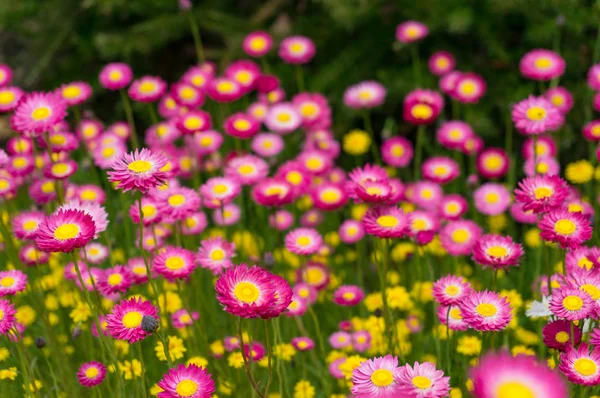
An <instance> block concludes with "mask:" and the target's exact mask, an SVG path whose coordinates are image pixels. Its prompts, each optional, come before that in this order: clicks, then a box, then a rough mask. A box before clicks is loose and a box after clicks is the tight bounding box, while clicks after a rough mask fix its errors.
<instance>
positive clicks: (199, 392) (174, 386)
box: [157, 364, 215, 398]
mask: <svg viewBox="0 0 600 398" xmlns="http://www.w3.org/2000/svg"><path fill="white" fill-rule="evenodd" d="M158 386H159V387H160V388H161V389H162V390H163V391H161V392H159V393H158V395H157V397H158V398H184V397H185V398H210V397H211V396H212V393H213V392H215V382H214V381H213V379H212V378H211V374H210V373H208V372H207V371H206V369H204V368H203V367H199V366H196V365H194V364H189V365H187V366H186V365H183V364H181V365H179V366H177V367H176V368H173V369H169V372H168V373H167V374H165V375H164V376H163V378H162V379H161V380H160V381H159V382H158Z"/></svg>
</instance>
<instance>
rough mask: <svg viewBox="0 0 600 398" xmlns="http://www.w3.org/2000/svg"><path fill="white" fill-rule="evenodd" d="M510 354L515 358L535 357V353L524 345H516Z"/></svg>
mask: <svg viewBox="0 0 600 398" xmlns="http://www.w3.org/2000/svg"><path fill="white" fill-rule="evenodd" d="M510 352H511V354H513V356H517V355H528V356H535V351H534V350H532V349H531V348H528V347H526V346H524V345H516V346H514V347H513V348H512V349H511V350H510Z"/></svg>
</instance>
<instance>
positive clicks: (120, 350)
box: [115, 340, 129, 357]
mask: <svg viewBox="0 0 600 398" xmlns="http://www.w3.org/2000/svg"><path fill="white" fill-rule="evenodd" d="M115 349H116V350H117V355H118V356H121V357H124V356H125V355H127V354H129V343H128V342H126V341H123V340H115Z"/></svg>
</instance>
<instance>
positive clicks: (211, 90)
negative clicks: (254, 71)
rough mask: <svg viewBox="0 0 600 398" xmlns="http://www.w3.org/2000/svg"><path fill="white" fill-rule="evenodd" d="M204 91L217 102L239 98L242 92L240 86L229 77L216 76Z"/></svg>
mask: <svg viewBox="0 0 600 398" xmlns="http://www.w3.org/2000/svg"><path fill="white" fill-rule="evenodd" d="M206 93H207V94H208V96H209V97H210V98H211V99H213V100H214V101H217V102H232V101H235V100H237V99H238V98H240V97H241V96H242V95H243V94H244V91H243V88H242V86H241V85H240V84H239V83H238V82H237V81H235V80H234V79H231V78H229V77H217V78H215V79H213V80H211V81H210V83H209V84H208V86H207V90H206Z"/></svg>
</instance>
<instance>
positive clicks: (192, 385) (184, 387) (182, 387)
mask: <svg viewBox="0 0 600 398" xmlns="http://www.w3.org/2000/svg"><path fill="white" fill-rule="evenodd" d="M175 391H176V392H177V394H179V395H180V396H182V397H191V396H192V395H194V394H195V393H196V391H198V383H196V382H195V381H193V380H182V381H180V382H179V383H177V387H175Z"/></svg>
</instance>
